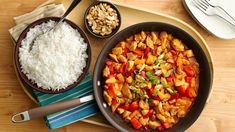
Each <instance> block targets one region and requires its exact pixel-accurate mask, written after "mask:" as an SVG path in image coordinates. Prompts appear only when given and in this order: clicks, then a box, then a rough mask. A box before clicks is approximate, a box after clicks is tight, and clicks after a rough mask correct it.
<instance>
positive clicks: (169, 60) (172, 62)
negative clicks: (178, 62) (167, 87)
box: [166, 58, 175, 64]
mask: <svg viewBox="0 0 235 132" xmlns="http://www.w3.org/2000/svg"><path fill="white" fill-rule="evenodd" d="M166 62H168V63H171V64H174V63H175V61H174V59H172V58H170V59H167V60H166Z"/></svg>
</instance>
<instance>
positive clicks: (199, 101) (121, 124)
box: [93, 22, 212, 132]
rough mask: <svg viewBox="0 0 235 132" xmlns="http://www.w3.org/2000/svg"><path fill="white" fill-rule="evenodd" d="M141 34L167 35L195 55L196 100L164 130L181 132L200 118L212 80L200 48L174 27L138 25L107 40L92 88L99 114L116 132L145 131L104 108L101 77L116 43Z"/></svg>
mask: <svg viewBox="0 0 235 132" xmlns="http://www.w3.org/2000/svg"><path fill="white" fill-rule="evenodd" d="M141 31H166V32H168V33H171V34H172V35H173V36H174V37H177V38H179V39H180V40H182V42H183V43H184V44H186V46H187V47H188V48H189V49H192V50H193V52H194V55H195V57H196V59H197V61H198V63H199V65H200V66H199V68H200V75H199V88H198V96H197V98H196V100H195V102H194V104H193V106H192V108H191V109H190V111H189V112H188V113H187V115H186V116H185V117H184V118H182V119H180V120H179V122H178V123H176V124H175V125H174V126H173V127H172V128H170V129H167V130H164V131H167V132H176V131H181V132H182V131H184V130H186V129H187V128H188V127H189V126H191V125H192V124H193V123H194V122H195V121H196V120H197V118H198V117H199V115H200V113H201V112H202V110H203V108H204V106H205V104H206V100H207V97H208V95H209V93H210V89H211V86H212V76H211V75H212V74H211V73H212V69H210V65H209V61H208V60H209V59H208V58H207V56H206V55H205V53H204V51H203V49H202V47H200V45H199V44H198V43H197V41H196V40H195V39H194V38H193V37H191V36H190V35H189V34H188V33H186V32H185V31H183V30H182V29H180V28H178V27H175V26H173V25H169V24H166V23H160V22H145V23H139V24H135V25H132V26H130V27H128V28H126V29H124V30H122V31H120V32H119V33H118V34H116V35H115V36H114V37H113V38H112V39H111V40H109V41H108V42H107V43H106V45H105V47H104V48H103V50H102V51H101V53H100V55H99V57H98V60H97V62H96V65H95V69H94V78H93V86H94V92H95V98H96V102H97V104H98V106H99V108H100V110H101V112H102V113H103V115H104V116H105V118H106V119H107V120H108V121H109V122H110V123H111V124H112V125H113V126H114V127H116V128H117V129H118V130H120V131H136V132H141V131H145V130H135V129H133V128H132V127H131V126H130V124H128V123H126V122H125V121H123V119H121V117H120V116H119V115H118V114H116V113H112V111H111V109H110V107H108V105H105V104H106V102H105V100H104V98H103V90H104V89H103V82H104V81H103V80H104V78H103V77H102V71H103V69H104V66H105V60H106V59H107V58H108V53H110V52H111V49H112V48H113V47H115V46H116V44H118V42H120V41H122V40H124V39H125V38H127V37H129V36H131V35H134V34H136V33H139V32H141Z"/></svg>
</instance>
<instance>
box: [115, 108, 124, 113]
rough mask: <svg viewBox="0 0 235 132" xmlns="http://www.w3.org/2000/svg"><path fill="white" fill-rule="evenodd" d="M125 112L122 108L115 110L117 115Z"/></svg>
mask: <svg viewBox="0 0 235 132" xmlns="http://www.w3.org/2000/svg"><path fill="white" fill-rule="evenodd" d="M124 111H125V110H124V109H123V108H117V112H118V114H122V113H123V112H124Z"/></svg>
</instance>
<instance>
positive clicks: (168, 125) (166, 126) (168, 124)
mask: <svg viewBox="0 0 235 132" xmlns="http://www.w3.org/2000/svg"><path fill="white" fill-rule="evenodd" d="M162 125H163V127H164V128H166V129H168V128H170V127H172V124H171V123H167V122H165V123H163V124H162Z"/></svg>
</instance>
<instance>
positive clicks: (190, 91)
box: [185, 87, 197, 98]
mask: <svg viewBox="0 0 235 132" xmlns="http://www.w3.org/2000/svg"><path fill="white" fill-rule="evenodd" d="M185 93H186V96H187V97H189V98H194V97H196V96H197V95H196V91H195V90H194V89H193V88H192V87H188V88H187V90H186V92H185Z"/></svg>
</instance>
